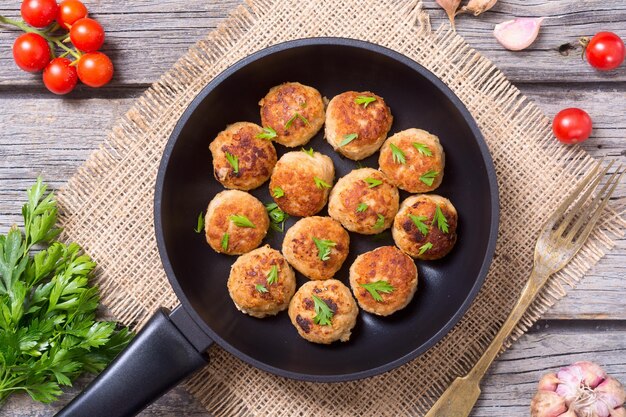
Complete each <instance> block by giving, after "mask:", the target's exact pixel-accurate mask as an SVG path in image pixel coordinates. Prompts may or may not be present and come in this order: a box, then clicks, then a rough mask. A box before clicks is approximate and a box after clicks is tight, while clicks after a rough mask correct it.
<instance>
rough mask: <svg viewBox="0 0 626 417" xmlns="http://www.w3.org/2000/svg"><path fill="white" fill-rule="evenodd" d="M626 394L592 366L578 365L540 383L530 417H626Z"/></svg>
mask: <svg viewBox="0 0 626 417" xmlns="http://www.w3.org/2000/svg"><path fill="white" fill-rule="evenodd" d="M625 401H626V391H624V387H623V386H622V384H621V383H620V382H619V381H618V380H616V379H615V378H613V377H611V376H608V375H607V374H606V372H604V370H603V369H602V368H601V367H600V366H599V365H596V364H595V363H592V362H576V363H574V364H573V365H570V366H567V367H565V368H562V369H561V370H560V371H559V372H557V373H556V374H554V373H551V374H547V375H545V376H544V377H543V378H541V380H540V381H539V386H538V387H537V393H536V394H535V397H534V398H533V400H532V402H531V404H530V414H531V417H626V409H625V408H624V402H625Z"/></svg>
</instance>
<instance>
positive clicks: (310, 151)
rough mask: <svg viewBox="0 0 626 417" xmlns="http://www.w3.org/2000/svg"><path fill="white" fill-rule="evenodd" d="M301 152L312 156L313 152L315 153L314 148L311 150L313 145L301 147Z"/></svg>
mask: <svg viewBox="0 0 626 417" xmlns="http://www.w3.org/2000/svg"><path fill="white" fill-rule="evenodd" d="M302 152H304V153H305V154H307V155H309V156H313V154H314V153H315V150H313V147H311V148H309V149H306V148H302Z"/></svg>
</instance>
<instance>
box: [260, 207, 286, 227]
mask: <svg viewBox="0 0 626 417" xmlns="http://www.w3.org/2000/svg"><path fill="white" fill-rule="evenodd" d="M265 210H267V214H268V216H269V218H270V227H271V228H272V230H276V231H277V232H281V233H282V232H284V231H285V221H286V220H287V219H288V218H289V215H288V214H287V213H285V212H284V211H282V210H281V209H280V207H278V204H276V203H268V204H266V205H265Z"/></svg>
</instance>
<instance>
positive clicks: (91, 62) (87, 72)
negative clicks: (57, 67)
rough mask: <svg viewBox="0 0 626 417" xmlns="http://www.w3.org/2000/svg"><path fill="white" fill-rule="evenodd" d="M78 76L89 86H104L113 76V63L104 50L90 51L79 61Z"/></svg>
mask: <svg viewBox="0 0 626 417" xmlns="http://www.w3.org/2000/svg"><path fill="white" fill-rule="evenodd" d="M77 67H78V78H80V80H81V81H82V82H83V83H85V84H87V85H88V86H89V87H102V86H103V85H105V84H106V83H108V82H109V81H111V78H112V77H113V63H112V62H111V60H110V59H109V57H108V56H106V55H105V54H103V53H102V52H90V53H87V54H85V55H83V56H81V57H80V60H79V61H78V65H77Z"/></svg>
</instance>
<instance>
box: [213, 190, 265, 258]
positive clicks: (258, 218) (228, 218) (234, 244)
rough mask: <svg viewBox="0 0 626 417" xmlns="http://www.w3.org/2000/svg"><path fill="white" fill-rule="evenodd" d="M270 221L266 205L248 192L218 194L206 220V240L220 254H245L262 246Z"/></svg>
mask: <svg viewBox="0 0 626 417" xmlns="http://www.w3.org/2000/svg"><path fill="white" fill-rule="evenodd" d="M269 226H270V220H269V217H268V216H267V211H266V210H265V206H264V205H263V203H261V202H260V201H259V200H257V199H256V198H254V197H253V196H251V195H250V194H248V193H246V192H244V191H238V190H228V191H222V192H221V193H217V194H216V195H215V197H213V200H211V202H210V203H209V208H208V209H207V212H206V217H205V218H204V230H205V233H206V240H207V242H208V243H209V245H211V247H212V248H213V249H214V250H215V251H216V252H219V253H225V254H228V255H241V254H242V253H246V252H250V251H251V250H252V249H254V248H256V247H258V246H259V245H260V244H261V241H262V240H263V238H264V237H265V235H266V234H267V229H268V228H269Z"/></svg>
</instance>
